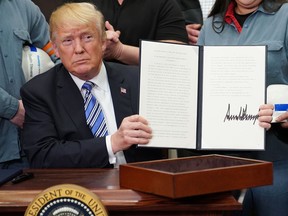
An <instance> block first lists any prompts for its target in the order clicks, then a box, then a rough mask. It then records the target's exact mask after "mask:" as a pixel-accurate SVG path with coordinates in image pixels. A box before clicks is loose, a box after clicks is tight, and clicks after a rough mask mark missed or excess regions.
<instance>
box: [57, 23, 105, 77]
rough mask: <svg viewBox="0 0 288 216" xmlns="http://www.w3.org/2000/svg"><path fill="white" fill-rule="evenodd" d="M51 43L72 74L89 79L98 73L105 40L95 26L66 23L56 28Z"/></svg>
mask: <svg viewBox="0 0 288 216" xmlns="http://www.w3.org/2000/svg"><path fill="white" fill-rule="evenodd" d="M53 44H54V49H55V52H56V55H57V56H58V57H60V59H61V61H62V63H63V64H64V66H65V67H66V69H67V70H68V71H69V72H70V73H72V74H73V75H75V76H77V77H78V78H80V79H82V80H89V79H91V78H92V77H94V76H96V75H97V74H98V73H99V70H100V67H101V62H102V56H103V51H104V49H105V41H103V40H102V38H101V36H100V34H99V32H98V31H97V29H96V27H95V26H86V25H85V26H77V27H71V26H69V25H67V26H65V27H63V28H61V29H58V30H57V32H56V38H55V41H54V43H53Z"/></svg>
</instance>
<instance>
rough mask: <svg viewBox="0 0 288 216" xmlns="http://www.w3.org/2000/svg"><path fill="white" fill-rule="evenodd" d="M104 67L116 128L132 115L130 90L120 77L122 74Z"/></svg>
mask: <svg viewBox="0 0 288 216" xmlns="http://www.w3.org/2000/svg"><path fill="white" fill-rule="evenodd" d="M105 66H106V70H107V75H108V80H109V86H110V91H111V96H112V100H113V106H114V112H115V117H116V122H117V127H119V126H120V124H121V122H122V120H123V118H125V117H127V116H130V115H132V114H133V111H132V108H131V95H130V88H129V85H128V84H127V83H126V82H125V77H124V76H122V73H120V72H119V71H117V72H115V71H113V70H112V69H111V68H110V67H109V65H107V64H106V65H105Z"/></svg>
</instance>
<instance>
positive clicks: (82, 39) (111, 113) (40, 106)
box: [21, 3, 162, 168]
mask: <svg viewBox="0 0 288 216" xmlns="http://www.w3.org/2000/svg"><path fill="white" fill-rule="evenodd" d="M49 24H50V36H51V40H52V43H53V47H54V48H55V52H56V55H57V56H58V57H60V59H61V61H62V64H58V65H56V66H55V67H53V68H52V69H50V70H49V71H47V72H46V73H43V74H40V75H38V76H37V77H35V78H34V79H31V80H30V81H29V82H27V83H26V84H25V85H24V86H23V87H22V88H21V96H22V99H23V103H24V107H25V109H26V115H25V123H24V126H25V127H24V130H23V146H24V150H25V152H26V153H27V156H28V159H29V161H30V163H31V166H32V167H38V168H52V167H57V168H63V167H71V168H73V167H78V168H79V167H94V168H112V167H118V165H119V164H122V163H126V162H134V161H139V160H150V159H161V153H162V152H161V150H160V149H159V150H158V149H151V150H150V149H148V148H140V147H138V148H136V146H135V144H147V143H148V142H149V140H150V139H151V137H152V130H151V128H150V127H149V125H148V122H147V120H146V119H144V118H143V117H141V116H139V115H137V113H138V102H139V67H137V66H131V65H124V64H119V63H113V62H109V63H108V62H103V61H102V57H103V52H104V50H105V48H106V32H105V27H104V18H103V16H102V14H101V13H100V11H98V10H97V9H96V8H95V6H94V5H93V4H91V3H67V4H64V5H63V6H61V7H59V8H58V9H57V10H56V11H54V12H53V13H52V15H51V18H50V22H49ZM90 111H91V112H90ZM86 118H87V119H86ZM98 120H99V121H98ZM158 153H159V154H158ZM158 156H159V157H158Z"/></svg>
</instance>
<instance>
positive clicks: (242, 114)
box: [224, 104, 259, 124]
mask: <svg viewBox="0 0 288 216" xmlns="http://www.w3.org/2000/svg"><path fill="white" fill-rule="evenodd" d="M247 110H248V106H247V104H246V105H245V107H242V106H240V110H239V113H238V114H236V115H235V114H234V115H233V114H230V104H228V109H227V112H226V115H225V117H224V122H225V121H253V124H255V122H256V120H257V119H258V117H259V116H258V115H252V114H248V113H247Z"/></svg>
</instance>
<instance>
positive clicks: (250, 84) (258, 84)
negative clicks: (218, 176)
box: [139, 40, 266, 150]
mask: <svg viewBox="0 0 288 216" xmlns="http://www.w3.org/2000/svg"><path fill="white" fill-rule="evenodd" d="M140 73H141V76H140V106H139V114H140V115H142V116H144V117H145V118H146V119H147V120H148V121H149V124H150V126H151V128H152V130H153V138H152V140H151V142H150V143H149V144H148V145H147V146H148V147H164V148H187V149H205V150H264V149H265V139H264V137H265V136H264V134H265V130H264V129H263V128H261V127H260V126H259V125H258V121H257V118H258V110H259V106H260V105H261V104H264V103H265V94H266V89H265V73H266V47H265V46H192V45H184V44H173V43H164V42H152V41H145V40H143V41H141V45H140Z"/></svg>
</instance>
